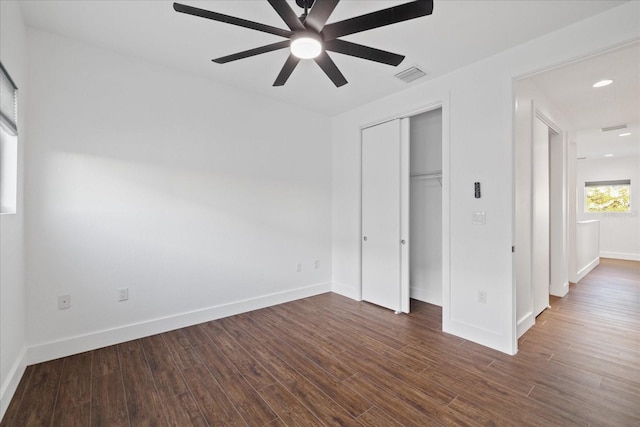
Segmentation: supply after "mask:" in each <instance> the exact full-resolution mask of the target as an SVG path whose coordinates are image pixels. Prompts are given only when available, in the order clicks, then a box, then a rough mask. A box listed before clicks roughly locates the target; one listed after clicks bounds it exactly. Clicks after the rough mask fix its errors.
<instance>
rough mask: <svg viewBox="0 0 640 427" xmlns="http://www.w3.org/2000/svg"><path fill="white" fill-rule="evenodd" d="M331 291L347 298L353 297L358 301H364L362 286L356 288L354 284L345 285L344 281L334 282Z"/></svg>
mask: <svg viewBox="0 0 640 427" xmlns="http://www.w3.org/2000/svg"><path fill="white" fill-rule="evenodd" d="M331 292H335V293H336V294H339V295H342V296H344V297H347V298H351V299H353V300H356V301H362V291H361V290H360V287H357V288H354V287H353V286H347V285H343V284H342V283H338V282H332V283H331Z"/></svg>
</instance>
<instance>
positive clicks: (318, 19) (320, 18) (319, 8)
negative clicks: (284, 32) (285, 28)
mask: <svg viewBox="0 0 640 427" xmlns="http://www.w3.org/2000/svg"><path fill="white" fill-rule="evenodd" d="M339 1H340V0H316V2H315V3H314V4H313V7H311V11H309V15H307V18H306V19H305V20H304V25H305V27H307V28H311V29H312V30H314V31H317V32H320V31H322V27H324V24H326V23H327V19H329V16H331V13H332V12H333V9H335V8H336V6H337V5H338V2H339ZM292 29H293V28H292Z"/></svg>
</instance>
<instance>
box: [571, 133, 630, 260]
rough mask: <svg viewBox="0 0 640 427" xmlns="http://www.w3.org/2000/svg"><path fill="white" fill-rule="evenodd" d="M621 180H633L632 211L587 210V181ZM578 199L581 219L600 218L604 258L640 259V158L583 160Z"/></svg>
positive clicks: (578, 172)
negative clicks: (585, 190)
mask: <svg viewBox="0 0 640 427" xmlns="http://www.w3.org/2000/svg"><path fill="white" fill-rule="evenodd" d="M579 143H580V135H579V134H578V144H579ZM629 143H630V144H632V143H634V141H629ZM621 179H631V213H628V214H624V213H623V214H613V213H610V214H607V213H585V211H584V183H585V182H590V181H609V180H621ZM576 201H577V207H576V210H577V217H578V221H586V220H592V219H597V220H600V256H601V257H603V258H619V259H629V260H635V261H640V237H639V236H640V157H611V158H602V159H586V160H579V161H578V162H577V171H576ZM577 267H578V268H579V267H580V265H578V266H577Z"/></svg>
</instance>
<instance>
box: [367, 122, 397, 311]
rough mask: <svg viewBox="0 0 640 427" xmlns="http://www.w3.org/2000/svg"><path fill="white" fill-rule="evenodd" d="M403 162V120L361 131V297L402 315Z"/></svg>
mask: <svg viewBox="0 0 640 427" xmlns="http://www.w3.org/2000/svg"><path fill="white" fill-rule="evenodd" d="M408 160H409V156H408V120H407V119H403V120H402V121H401V120H400V119H398V120H392V121H390V122H386V123H383V124H380V125H377V126H373V127H370V128H366V129H363V131H362V299H364V300H365V301H369V302H372V303H374V304H377V305H380V306H382V307H386V308H389V309H391V310H394V311H396V312H400V311H403V312H407V313H408V312H409V283H408V248H409V245H408V242H407V236H408V224H409V222H408V216H409V210H408V184H409V180H408V177H409V173H408V167H409V164H408ZM405 175H406V176H405ZM403 186H404V187H403ZM403 217H406V218H404V219H403ZM403 232H404V233H406V234H404V235H403Z"/></svg>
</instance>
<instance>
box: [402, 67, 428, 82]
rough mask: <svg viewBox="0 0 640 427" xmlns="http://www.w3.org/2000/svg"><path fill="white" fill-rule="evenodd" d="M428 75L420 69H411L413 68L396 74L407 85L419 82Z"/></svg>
mask: <svg viewBox="0 0 640 427" xmlns="http://www.w3.org/2000/svg"><path fill="white" fill-rule="evenodd" d="M426 75H427V73H425V72H424V71H422V70H421V69H420V68H418V67H411V68H407V69H406V70H404V71H401V72H399V73H398V74H396V77H397V78H399V79H400V80H402V81H403V82H405V83H410V82H412V81H414V80H417V79H419V78H420V77H424V76H426Z"/></svg>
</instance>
